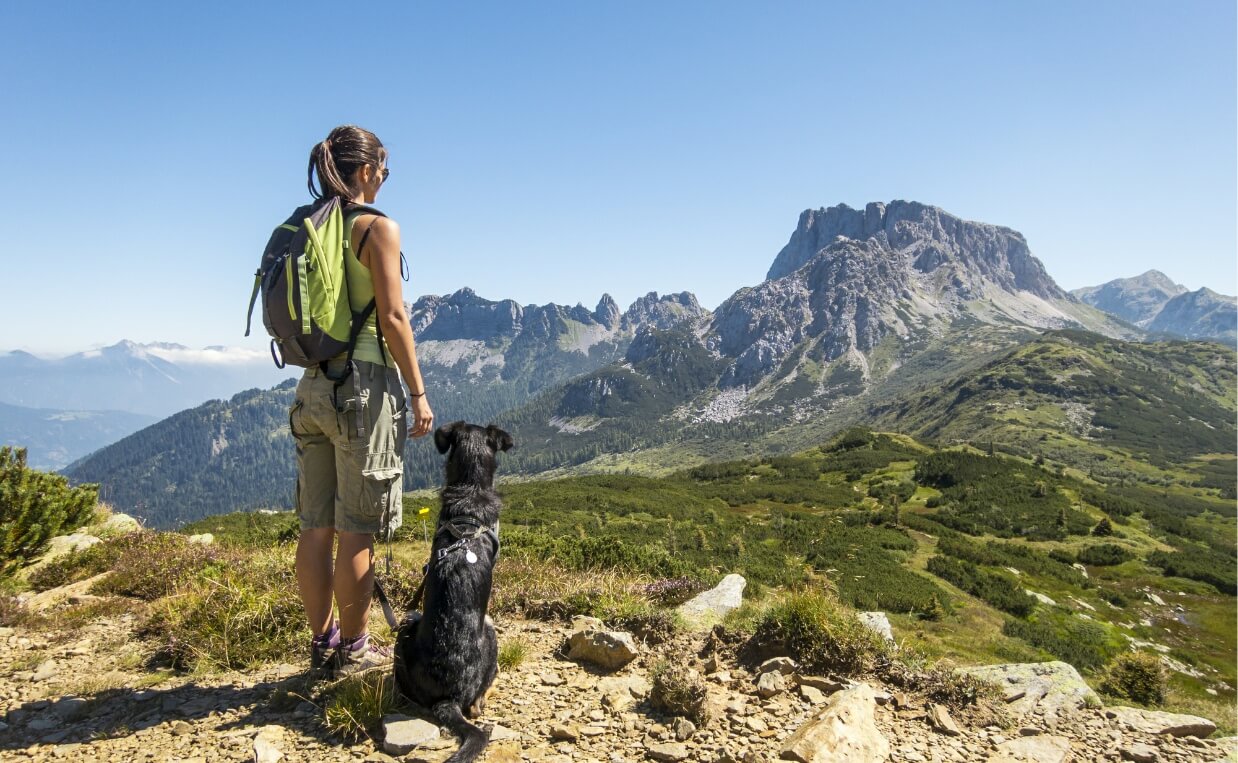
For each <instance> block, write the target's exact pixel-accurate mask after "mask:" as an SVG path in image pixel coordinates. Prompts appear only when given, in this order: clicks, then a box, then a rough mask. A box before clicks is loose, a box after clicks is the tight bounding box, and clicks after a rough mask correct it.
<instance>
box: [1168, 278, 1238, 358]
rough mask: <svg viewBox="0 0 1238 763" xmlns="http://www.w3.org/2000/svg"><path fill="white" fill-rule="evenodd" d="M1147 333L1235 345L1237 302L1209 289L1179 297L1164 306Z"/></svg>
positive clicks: (1237, 338)
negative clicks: (1217, 340) (1218, 341)
mask: <svg viewBox="0 0 1238 763" xmlns="http://www.w3.org/2000/svg"><path fill="white" fill-rule="evenodd" d="M1148 330H1149V331H1155V332H1160V333H1166V334H1174V335H1176V336H1183V337H1187V338H1188V339H1220V340H1223V341H1225V342H1228V343H1229V344H1230V345H1234V344H1235V343H1238V299H1235V298H1234V297H1229V296H1226V295H1224V294H1217V293H1216V292H1215V291H1213V290H1212V289H1208V288H1203V289H1200V290H1199V291H1192V292H1187V293H1186V294H1179V295H1178V296H1176V297H1174V298H1173V299H1171V300H1169V302H1167V303H1165V307H1163V308H1161V311H1160V312H1159V313H1157V316H1156V318H1154V319H1153V320H1152V322H1151V323H1149V324H1148Z"/></svg>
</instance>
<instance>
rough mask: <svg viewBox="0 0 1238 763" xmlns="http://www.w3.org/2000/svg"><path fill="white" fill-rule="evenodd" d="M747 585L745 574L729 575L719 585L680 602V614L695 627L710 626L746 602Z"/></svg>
mask: <svg viewBox="0 0 1238 763" xmlns="http://www.w3.org/2000/svg"><path fill="white" fill-rule="evenodd" d="M747 585H748V581H747V580H745V579H744V576H743V575H737V574H734V573H732V574H730V575H727V576H726V577H724V578H722V580H721V581H720V582H719V583H718V585H716V586H714V587H713V588H711V589H709V590H708V591H702V592H701V593H699V594H697V595H696V596H694V597H692V598H691V599H689V600H688V601H687V602H685V603H683V604H680V605H679V609H678V611H679V614H680V615H682V616H683V618H684V620H686V621H687V622H688V624H689V625H690V626H691V627H693V628H696V629H701V628H708V627H710V626H712V625H713V624H714V623H716V622H718V621H719V620H721V619H722V618H723V617H725V616H726V614H727V613H728V612H731V611H732V610H735V609H739V607H740V605H741V604H743V603H744V588H745V587H746V586H747Z"/></svg>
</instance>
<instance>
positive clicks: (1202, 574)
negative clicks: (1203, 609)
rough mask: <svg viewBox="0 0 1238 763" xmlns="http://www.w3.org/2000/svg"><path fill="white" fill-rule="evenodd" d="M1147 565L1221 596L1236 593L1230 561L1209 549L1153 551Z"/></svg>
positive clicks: (1227, 557) (1231, 559)
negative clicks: (1208, 587)
mask: <svg viewBox="0 0 1238 763" xmlns="http://www.w3.org/2000/svg"><path fill="white" fill-rule="evenodd" d="M1148 564H1151V565H1153V566H1155V567H1160V568H1161V569H1162V570H1164V572H1165V574H1166V575H1169V576H1172V577H1177V578H1188V579H1190V580H1198V581H1200V582H1201V583H1207V584H1209V585H1211V586H1212V587H1213V588H1215V589H1217V591H1219V592H1221V593H1227V594H1229V595H1230V596H1234V595H1235V594H1238V580H1235V577H1234V559H1233V557H1231V556H1227V555H1226V554H1222V553H1219V552H1216V551H1213V550H1211V549H1202V548H1199V549H1191V550H1190V551H1154V552H1152V553H1151V554H1150V555H1149V556H1148Z"/></svg>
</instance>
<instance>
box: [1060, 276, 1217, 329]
mask: <svg viewBox="0 0 1238 763" xmlns="http://www.w3.org/2000/svg"><path fill="white" fill-rule="evenodd" d="M1071 294H1073V295H1075V296H1076V297H1078V298H1079V299H1081V300H1083V301H1084V302H1086V303H1088V304H1089V305H1092V306H1093V307H1096V308H1097V309H1100V310H1104V311H1105V312H1107V313H1110V314H1111V315H1116V316H1117V317H1119V318H1121V319H1123V320H1125V321H1130V322H1131V323H1133V324H1135V325H1136V326H1140V327H1142V328H1146V329H1147V330H1148V331H1151V332H1153V333H1157V334H1170V335H1172V336H1178V337H1183V338H1185V339H1219V340H1221V341H1224V342H1228V343H1229V344H1230V345H1234V344H1235V342H1236V330H1235V326H1236V325H1238V307H1235V305H1236V304H1238V300H1236V299H1235V298H1234V297H1229V296H1226V295H1224V294H1218V293H1216V292H1215V291H1212V290H1211V289H1208V288H1203V289H1200V290H1199V291H1188V290H1187V288H1186V287H1185V286H1183V285H1181V284H1177V283H1174V282H1173V281H1172V280H1170V278H1169V276H1167V275H1165V274H1164V273H1162V272H1160V271H1159V270H1149V271H1148V272H1147V273H1144V274H1143V275H1141V276H1135V277H1134V278H1118V279H1116V280H1113V281H1110V282H1108V283H1105V284H1101V285H1100V286H1088V287H1086V288H1083V289H1075V290H1074V291H1072V292H1071Z"/></svg>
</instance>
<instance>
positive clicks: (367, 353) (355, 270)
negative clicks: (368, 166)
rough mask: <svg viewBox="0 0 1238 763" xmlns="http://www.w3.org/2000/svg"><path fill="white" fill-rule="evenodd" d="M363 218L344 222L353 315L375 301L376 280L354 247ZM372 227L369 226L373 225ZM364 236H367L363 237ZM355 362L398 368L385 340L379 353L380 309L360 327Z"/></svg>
mask: <svg viewBox="0 0 1238 763" xmlns="http://www.w3.org/2000/svg"><path fill="white" fill-rule="evenodd" d="M361 214H364V213H358V214H356V215H349V216H348V217H347V218H345V226H346V229H347V230H348V249H346V250H345V251H344V271H345V273H347V275H348V304H349V305H351V306H352V309H353V311H360V310H361V309H362V308H364V307H365V306H366V305H368V304H370V300H371V299H374V276H373V274H372V273H370V269H369V268H367V267H366V266H365V265H363V264H362V263H361V259H360V258H359V257H358V255H359V254H360V253H359V252H358V251H357V250H356V248H355V247H353V245H352V231H353V223H355V222H356V221H357V217H359V216H360V215H361ZM373 224H374V223H370V225H373ZM362 235H363V236H364V233H363V234H362ZM366 245H367V246H369V243H368V242H367V244H366ZM384 353H385V354H384ZM341 357H343V356H341ZM353 358H354V359H356V360H365V361H369V362H370V363H377V364H379V365H386V366H391V367H393V368H394V367H395V360H393V359H392V357H391V352H390V351H389V350H388V349H387V340H386V339H385V338H384V339H383V351H382V352H379V349H378V307H377V306H375V308H374V312H372V313H370V317H369V318H366V319H365V325H364V326H362V327H361V333H360V335H358V336H357V349H356V350H354V351H353Z"/></svg>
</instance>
